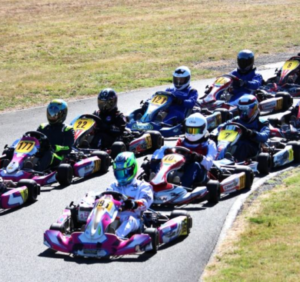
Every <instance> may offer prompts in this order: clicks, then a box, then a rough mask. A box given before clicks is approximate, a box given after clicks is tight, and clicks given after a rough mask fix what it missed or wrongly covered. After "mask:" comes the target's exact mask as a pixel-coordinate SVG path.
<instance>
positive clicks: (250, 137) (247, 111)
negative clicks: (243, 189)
mask: <svg viewBox="0 0 300 282" xmlns="http://www.w3.org/2000/svg"><path fill="white" fill-rule="evenodd" d="M237 107H238V110H239V116H237V117H235V118H233V119H232V120H229V121H227V122H226V123H223V124H221V125H219V127H218V130H220V128H222V127H225V126H226V124H228V123H229V122H236V123H239V124H241V125H243V126H244V127H245V128H246V129H247V130H246V131H245V132H244V133H243V134H242V137H241V139H240V140H239V141H238V142H237V144H236V145H237V147H236V150H235V152H234V153H233V157H234V159H235V160H237V161H238V162H242V161H245V160H247V159H249V158H251V157H254V156H256V155H257V154H258V153H259V152H260V144H261V143H265V142H266V141H267V140H268V138H269V135H270V128H269V121H268V120H267V119H263V118H261V117H260V110H259V106H258V101H257V99H256V97H255V96H254V95H251V94H247V95H244V96H242V97H241V98H240V99H239V101H238V105H237Z"/></svg>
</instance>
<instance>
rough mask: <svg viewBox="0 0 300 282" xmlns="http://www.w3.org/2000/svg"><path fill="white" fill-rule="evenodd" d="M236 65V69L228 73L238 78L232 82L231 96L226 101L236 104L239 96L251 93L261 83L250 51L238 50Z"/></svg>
mask: <svg viewBox="0 0 300 282" xmlns="http://www.w3.org/2000/svg"><path fill="white" fill-rule="evenodd" d="M237 65H238V67H237V69H235V70H233V71H232V72H231V73H230V74H231V75H234V76H235V77H237V78H238V79H239V80H236V81H234V82H233V90H232V93H231V94H232V96H231V97H230V99H229V101H228V103H229V104H231V105H237V103H238V101H239V98H241V97H242V96H243V95H245V94H251V93H253V91H255V90H257V89H258V88H259V87H261V86H262V84H263V78H262V75H261V74H259V73H256V68H255V66H254V53H253V52H252V51H250V50H242V51H240V52H239V53H238V56H237Z"/></svg>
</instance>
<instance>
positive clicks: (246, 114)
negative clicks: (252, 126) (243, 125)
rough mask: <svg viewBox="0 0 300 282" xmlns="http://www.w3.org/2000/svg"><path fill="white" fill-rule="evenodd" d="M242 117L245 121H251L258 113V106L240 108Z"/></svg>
mask: <svg viewBox="0 0 300 282" xmlns="http://www.w3.org/2000/svg"><path fill="white" fill-rule="evenodd" d="M239 110H240V117H241V119H242V120H244V121H246V122H247V121H250V120H251V119H252V117H253V116H255V115H256V113H257V111H258V107H257V104H254V105H251V106H239Z"/></svg>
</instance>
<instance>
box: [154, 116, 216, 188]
mask: <svg viewBox="0 0 300 282" xmlns="http://www.w3.org/2000/svg"><path fill="white" fill-rule="evenodd" d="M175 146H182V147H185V148H187V149H189V150H191V151H192V152H193V154H192V155H191V158H190V160H189V161H188V162H187V163H186V164H185V167H184V173H183V175H182V177H181V184H182V185H183V186H185V187H192V186H193V184H194V183H205V182H206V181H208V177H207V172H208V171H209V170H210V169H211V167H212V165H213V160H215V158H216V155H217V149H216V144H215V142H214V141H213V140H211V139H209V133H208V130H207V120H206V118H205V117H204V116H203V115H202V114H200V113H194V114H192V115H190V116H189V117H188V118H187V119H186V121H185V136H184V137H183V138H179V139H178V140H177V143H176V145H175ZM159 150H162V151H164V154H167V153H168V152H170V148H167V147H162V148H161V149H159ZM157 153H158V151H157V152H155V153H154V154H153V156H154V158H155V156H156V154H157ZM154 158H153V159H154ZM154 163H155V162H154ZM159 164H160V163H158V162H156V164H154V167H151V170H152V171H154V172H157V171H158V170H159V166H160V165H159Z"/></svg>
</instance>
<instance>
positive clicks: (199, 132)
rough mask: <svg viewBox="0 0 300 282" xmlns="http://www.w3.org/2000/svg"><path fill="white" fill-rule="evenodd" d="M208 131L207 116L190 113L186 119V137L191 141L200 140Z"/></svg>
mask: <svg viewBox="0 0 300 282" xmlns="http://www.w3.org/2000/svg"><path fill="white" fill-rule="evenodd" d="M206 132H207V121H206V118H205V117H204V116H203V115H202V114H200V113H195V114H192V115H190V116H189V117H188V118H187V119H186V121H185V138H186V139H188V140H189V141H191V142H195V141H198V140H200V139H201V138H202V137H203V136H204V135H205V134H206Z"/></svg>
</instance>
